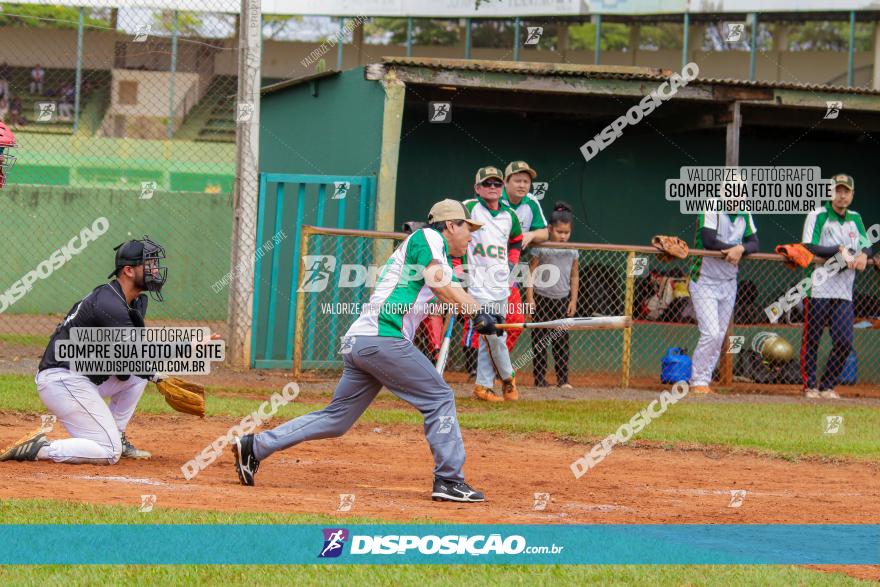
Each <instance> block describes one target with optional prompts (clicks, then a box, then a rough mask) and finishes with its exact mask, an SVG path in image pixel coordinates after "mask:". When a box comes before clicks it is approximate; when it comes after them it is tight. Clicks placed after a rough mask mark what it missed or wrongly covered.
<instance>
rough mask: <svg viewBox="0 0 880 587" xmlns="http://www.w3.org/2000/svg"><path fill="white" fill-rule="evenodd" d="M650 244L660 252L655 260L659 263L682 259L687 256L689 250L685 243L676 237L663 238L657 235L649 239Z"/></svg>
mask: <svg viewBox="0 0 880 587" xmlns="http://www.w3.org/2000/svg"><path fill="white" fill-rule="evenodd" d="M651 244H652V245H654V247H655V248H656V249H657V250H659V251H660V254H659V255H657V258H658V259H660V260H661V261H673V260H675V259H684V258H686V257H687V256H688V253H689V252H690V249H689V248H688V246H687V243H686V242H684V241H683V240H681V239H680V238H678V237H677V236H664V235H662V234H658V235H657V236H655V237H654V238H652V239H651Z"/></svg>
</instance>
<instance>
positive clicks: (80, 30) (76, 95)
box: [73, 8, 85, 134]
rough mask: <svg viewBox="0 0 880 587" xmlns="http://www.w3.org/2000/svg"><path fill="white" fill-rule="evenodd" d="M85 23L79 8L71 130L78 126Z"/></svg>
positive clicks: (83, 13) (75, 129) (83, 9)
mask: <svg viewBox="0 0 880 587" xmlns="http://www.w3.org/2000/svg"><path fill="white" fill-rule="evenodd" d="M84 25H85V8H80V9H79V22H78V23H77V26H76V82H75V83H76V89H75V93H74V96H73V132H74V134H76V131H77V129H78V128H79V104H80V94H81V93H82V64H83V26H84Z"/></svg>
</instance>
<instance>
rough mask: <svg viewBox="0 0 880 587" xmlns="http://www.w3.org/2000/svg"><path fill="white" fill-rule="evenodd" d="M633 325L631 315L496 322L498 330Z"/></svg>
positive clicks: (587, 328) (605, 327)
mask: <svg viewBox="0 0 880 587" xmlns="http://www.w3.org/2000/svg"><path fill="white" fill-rule="evenodd" d="M630 326H632V318H630V317H629V316H590V317H583V318H562V319H561V320H549V321H547V322H522V323H519V324H496V325H495V328H497V329H498V330H516V329H520V328H522V329H526V328H549V329H554V330H619V329H621V328H629V327H630Z"/></svg>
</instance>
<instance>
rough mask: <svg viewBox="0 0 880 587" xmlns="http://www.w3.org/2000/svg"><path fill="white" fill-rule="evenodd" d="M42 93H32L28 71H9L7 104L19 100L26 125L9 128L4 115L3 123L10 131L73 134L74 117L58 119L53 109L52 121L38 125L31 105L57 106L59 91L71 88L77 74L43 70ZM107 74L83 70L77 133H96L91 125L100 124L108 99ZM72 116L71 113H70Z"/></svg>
mask: <svg viewBox="0 0 880 587" xmlns="http://www.w3.org/2000/svg"><path fill="white" fill-rule="evenodd" d="M43 69H44V72H45V75H44V78H43V92H42V94H40V93H31V92H30V82H31V68H29V67H10V68H9V71H10V76H9V79H8V80H7V81H8V82H9V94H10V95H9V97H8V99H9V101H10V103H11V101H12V98H13V97H18V98H20V99H21V111H22V116H23V117H24V119H25V121H27V124H26V125H17V124H11V116H10V115H7V117H6V122H7V124H9V125H10V127H11V128H12V129H13V130H16V129H17V130H27V131H29V132H35V133H47V134H72V133H73V117H72V116H71V118H70V120H63V119H61V117H60V115H59V112H58V111H57V107H56V116H55V119H54V120H53V121H51V122H38V121H37V114H36V112H35V110H34V104H36V103H37V102H60V100H61V88H62V86H64V84H66V83H70V84H71V85H74V84H75V82H76V70H73V69H51V68H45V67H44V68H43ZM109 90H110V72H109V71H106V70H88V69H87V70H83V71H82V92H81V94H80V129H81V130H82V131H83V132H88V133H89V134H92V133H93V132H94V130H95V127H94V121H96V120H100V116H102V115H103V112H99V110H101V109H102V108H106V100H105V99H103V98H104V97H106V96H107V95H109ZM71 112H72V109H71Z"/></svg>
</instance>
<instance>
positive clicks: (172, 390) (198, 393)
mask: <svg viewBox="0 0 880 587" xmlns="http://www.w3.org/2000/svg"><path fill="white" fill-rule="evenodd" d="M156 389H158V390H159V393H161V394H162V395H164V396H165V401H166V402H168V405H169V406H171V407H172V408H174V409H175V410H177V411H178V412H183V413H184V414H192V415H193V416H198V417H200V418H204V417H205V386H204V385H201V384H199V383H191V382H189V381H184V380H183V379H179V378H177V377H165V378H163V379H161V380H160V381H159V382H158V383H156Z"/></svg>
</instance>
